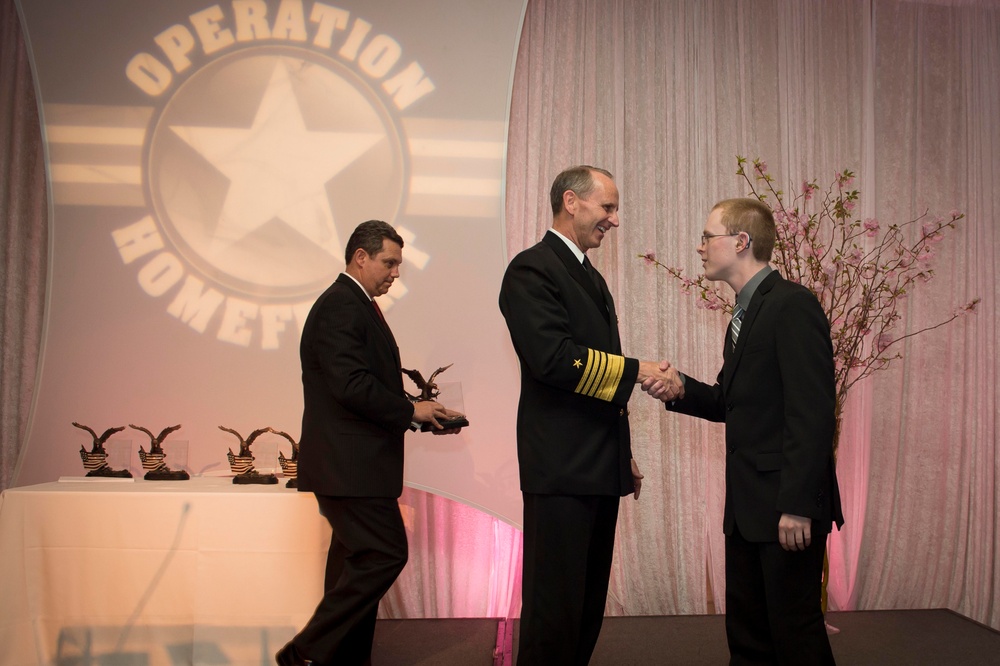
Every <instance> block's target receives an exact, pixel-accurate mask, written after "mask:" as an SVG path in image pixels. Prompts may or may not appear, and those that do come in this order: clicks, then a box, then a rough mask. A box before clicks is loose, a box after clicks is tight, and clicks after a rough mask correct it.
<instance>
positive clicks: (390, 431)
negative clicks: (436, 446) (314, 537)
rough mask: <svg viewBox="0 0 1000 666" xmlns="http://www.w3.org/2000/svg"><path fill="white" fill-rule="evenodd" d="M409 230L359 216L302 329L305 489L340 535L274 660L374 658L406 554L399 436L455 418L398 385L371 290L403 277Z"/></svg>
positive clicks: (392, 344)
mask: <svg viewBox="0 0 1000 666" xmlns="http://www.w3.org/2000/svg"><path fill="white" fill-rule="evenodd" d="M402 251H403V239H402V238H400V236H399V234H398V233H396V230H395V229H393V228H392V226H390V225H389V224H386V223H385V222H381V221H378V220H370V221H368V222H363V223H362V224H360V225H359V226H358V227H357V228H356V229H355V230H354V233H353V234H352V235H351V237H350V239H349V240H348V241H347V248H346V251H345V255H346V256H345V260H346V263H347V266H346V268H345V270H344V272H343V273H341V274H340V276H339V277H338V278H337V280H336V282H334V283H333V284H332V285H331V286H330V287H329V288H328V289H327V290H326V291H325V292H324V293H323V295H322V296H320V297H319V299H318V300H317V301H316V303H315V304H314V305H313V307H312V310H311V311H310V312H309V316H308V318H307V319H306V323H305V326H304V327H303V330H302V342H301V345H300V349H299V352H300V357H301V361H302V387H303V396H304V399H305V408H304V411H303V415H302V438H301V442H300V445H299V460H298V463H299V464H298V480H299V485H298V488H299V490H300V491H304V492H312V493H315V494H316V501H317V502H318V503H319V509H320V513H322V514H323V516H324V517H325V518H326V519H327V520H328V521H329V522H330V526H331V527H332V528H333V536H332V538H331V540H330V552H329V555H328V557H327V564H326V581H325V587H324V590H325V592H324V595H323V599H322V601H320V603H319V606H318V607H317V608H316V612H315V614H314V615H313V616H312V618H311V619H310V620H309V622H308V624H306V626H305V628H304V629H302V631H300V632H299V633H298V635H296V636H295V637H294V638H293V639H292V640H291V641H289V643H288V644H287V645H286V646H285V647H284V648H282V649H281V650H280V651H279V652H278V654H277V661H278V664H280V665H282V666H284V665H290V664H337V665H338V666H339V665H341V664H345V665H349V666H350V665H355V664H366V663H370V661H371V650H372V640H373V637H374V633H375V617H376V614H377V612H378V603H379V600H380V599H381V598H382V596H383V595H384V594H385V593H386V592H387V591H388V589H389V587H390V586H391V585H392V583H393V581H395V580H396V577H397V576H398V575H399V573H400V572H401V571H402V570H403V566H404V565H405V564H406V560H407V543H406V531H405V530H404V528H403V521H402V517H401V516H400V513H399V505H398V503H397V499H398V498H399V496H400V494H401V493H402V490H403V434H404V433H405V432H406V430H407V429H408V428H409V427H410V425H411V424H412V423H431V424H432V425H433V426H434V427H435V428H437V430H436V433H435V434H450V433H454V432H458V430H459V429H457V428H454V429H449V430H445V429H443V428H442V426H441V424H440V423H439V422H438V420H437V419H440V418H451V417H455V416H458V415H457V414H456V413H455V412H452V411H450V410H447V409H445V408H444V407H442V406H441V405H440V404H438V403H436V402H433V401H425V402H417V403H411V402H410V400H409V399H408V398H407V397H406V395H405V393H404V392H403V378H402V369H401V366H400V358H399V348H398V347H397V346H396V340H395V338H394V337H393V335H392V331H390V330H389V326H388V324H387V323H386V321H385V318H384V317H383V316H382V313H381V310H379V307H378V305H377V304H376V303H375V301H374V298H375V297H376V296H381V295H382V294H385V293H386V292H387V291H388V290H389V287H390V286H391V285H392V282H393V280H395V279H396V278H397V277H399V266H400V264H401V263H402V261H403V255H402Z"/></svg>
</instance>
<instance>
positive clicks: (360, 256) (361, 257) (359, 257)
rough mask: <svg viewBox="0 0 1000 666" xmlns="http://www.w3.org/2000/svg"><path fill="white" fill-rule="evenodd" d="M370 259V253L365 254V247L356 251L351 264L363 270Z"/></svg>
mask: <svg viewBox="0 0 1000 666" xmlns="http://www.w3.org/2000/svg"><path fill="white" fill-rule="evenodd" d="M368 259H369V256H368V253H367V252H365V249H364V248H363V247H359V248H358V249H356V250H355V251H354V254H353V255H352V256H351V263H352V264H354V265H355V266H357V267H358V268H362V267H364V265H365V262H366V261H368Z"/></svg>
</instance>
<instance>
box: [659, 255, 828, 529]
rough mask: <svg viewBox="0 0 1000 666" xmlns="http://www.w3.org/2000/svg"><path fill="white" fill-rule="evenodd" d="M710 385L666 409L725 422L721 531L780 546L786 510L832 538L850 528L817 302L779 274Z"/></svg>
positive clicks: (695, 387) (688, 386)
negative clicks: (839, 478) (839, 474)
mask: <svg viewBox="0 0 1000 666" xmlns="http://www.w3.org/2000/svg"><path fill="white" fill-rule="evenodd" d="M723 359H724V360H723V366H722V371H721V372H720V373H719V376H718V378H717V379H716V383H715V384H714V385H713V386H709V385H707V384H704V383H702V382H699V381H697V380H695V379H692V378H690V377H688V378H687V381H686V383H685V397H684V398H683V399H681V400H677V401H675V402H673V403H667V409H668V410H672V411H676V412H680V413H682V414H690V415H692V416H697V417H700V418H703V419H708V420H710V421H724V422H725V424H726V453H727V455H726V508H725V517H724V522H723V529H724V531H725V533H726V534H729V535H731V534H732V533H733V528H734V526H736V525H738V526H739V530H740V533H741V534H742V535H743V537H744V538H746V539H747V540H748V541H756V542H764V541H776V540H777V538H778V519H779V518H780V517H781V514H782V513H790V514H794V515H798V516H805V517H808V518H812V520H813V529H814V530H816V531H818V532H820V533H827V532H829V531H830V529H831V522H833V521H836V523H837V525H838V526H839V525H842V524H843V522H844V518H843V514H842V512H841V506H840V490H839V488H838V485H837V475H836V471H835V468H834V460H833V436H834V402H835V396H836V386H835V382H834V363H833V347H832V344H831V341H830V325H829V322H828V320H827V318H826V314H825V313H824V312H823V309H822V308H821V307H820V305H819V302H818V301H817V300H816V297H815V296H814V295H813V294H812V292H810V291H809V290H808V289H806V288H805V287H803V286H801V285H799V284H796V283H794V282H789V281H788V280H785V279H783V278H782V277H781V276H780V275H779V274H778V272H777V271H774V272H772V273H771V274H769V275H768V276H767V277H766V278H764V281H763V282H761V284H760V285H759V286H758V287H757V291H756V293H755V294H754V295H753V298H752V299H751V302H750V307H749V308H748V309H747V311H746V313H745V315H744V317H743V325H742V327H741V329H740V335H739V341H738V343H737V345H736V348H735V349H732V344H731V343H730V342H729V331H728V327H727V330H726V334H725V341H724V351H723Z"/></svg>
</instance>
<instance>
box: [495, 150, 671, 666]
mask: <svg viewBox="0 0 1000 666" xmlns="http://www.w3.org/2000/svg"><path fill="white" fill-rule="evenodd" d="M550 199H551V204H552V213H553V216H554V218H553V222H552V229H551V230H550V231H549V232H548V233H546V234H545V237H544V238H543V239H542V241H541V242H539V243H538V244H537V245H535V246H534V247H531V248H529V249H527V250H525V251H523V252H521V253H520V254H518V255H517V256H516V257H515V258H514V260H513V261H511V263H510V265H509V266H508V267H507V271H506V273H505V275H504V278H503V283H502V286H501V288H500V310H501V312H502V313H503V316H504V318H505V319H506V321H507V328H508V329H509V330H510V337H511V341H512V342H513V344H514V349H515V351H516V352H517V355H518V358H519V359H520V365H521V397H520V402H519V403H518V408H517V457H518V466H519V469H520V475H521V491H522V494H523V497H524V562H523V586H522V587H523V592H522V598H523V602H522V609H521V624H520V637H519V642H518V664H521V665H522V666H524V665H526V664H539V665H544V666H557V665H559V664H573V665H578V664H579V665H582V664H586V663H588V661H589V660H590V656H591V654H592V652H593V650H594V646H595V644H596V643H597V637H598V634H599V633H600V630H601V624H602V622H603V619H604V605H605V601H606V599H607V592H608V581H609V578H610V573H611V558H612V554H613V551H614V541H615V525H616V523H617V520H618V504H619V501H620V498H621V497H622V496H623V495H628V494H629V493H633V494H634V495H635V497H636V498H637V499H638V497H639V489H640V480H641V479H642V475H641V474H640V473H639V470H638V468H637V467H636V464H635V461H634V460H633V459H632V447H631V440H630V435H629V423H628V410H627V409H626V406H627V404H628V400H629V397H630V396H631V394H632V389H633V388H634V386H635V383H636V382H641V381H643V380H645V379H647V378H651V379H657V380H661V381H667V380H668V377H669V376H668V374H667V373H666V372H665V371H663V370H661V369H660V367H661V366H660V364H658V363H655V362H650V361H638V360H636V359H634V358H627V357H625V356H623V355H622V350H621V340H620V338H619V335H618V316H617V315H616V313H615V304H614V299H612V297H611V294H610V293H609V292H608V287H607V284H606V283H605V282H604V278H603V277H601V275H600V274H599V273H598V272H597V270H596V269H594V268H593V266H591V264H590V261H589V260H588V259H587V256H586V252H587V250H590V249H593V248H596V247H600V245H601V241H602V240H603V239H604V236H605V234H607V233H608V232H609V231H611V229H613V228H615V227H617V226H618V188H617V187H616V186H615V183H614V180H613V179H612V177H611V174H610V173H608V172H607V171H605V170H603V169H597V168H594V167H589V166H580V167H574V168H571V169H567V170H566V171H564V172H563V173H561V174H559V176H558V177H557V178H556V180H555V182H554V183H553V184H552V190H551V193H550ZM679 388H680V386H679V383H678V384H676V385H675V386H674V387H672V388H670V389H667V393H668V394H670V395H676V391H679ZM671 391H673V393H671Z"/></svg>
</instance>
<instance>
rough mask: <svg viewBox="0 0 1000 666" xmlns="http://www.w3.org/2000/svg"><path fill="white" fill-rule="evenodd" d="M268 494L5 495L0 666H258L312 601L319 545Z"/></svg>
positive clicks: (122, 486) (293, 513)
mask: <svg viewBox="0 0 1000 666" xmlns="http://www.w3.org/2000/svg"><path fill="white" fill-rule="evenodd" d="M279 481H280V483H279V484H278V485H271V486H262V485H254V486H237V485H233V483H232V479H231V478H195V479H191V480H190V481H170V482H168V481H158V482H153V481H144V480H141V479H137V480H135V481H132V482H114V481H99V480H91V479H83V480H79V481H60V482H53V483H46V484H41V485H37V486H29V487H25V488H13V489H9V490H7V491H5V492H4V493H3V495H2V496H0V664H2V665H4V666H6V665H8V664H10V665H14V664H16V665H21V664H50V663H70V662H75V663H112V662H113V663H117V664H136V665H138V664H184V663H187V664H190V663H206V664H208V663H229V664H240V663H256V664H260V663H268V662H267V661H262V658H264V659H271V658H273V657H271V656H270V655H273V654H274V651H275V650H277V649H278V648H280V647H281V645H283V644H284V642H285V641H287V640H288V639H289V638H290V637H291V636H292V635H293V634H294V633H295V631H296V629H297V628H299V627H301V626H302V625H303V624H304V623H305V621H306V620H307V619H308V618H309V616H310V615H311V614H312V611H313V610H314V608H315V605H316V603H318V601H319V598H320V595H321V592H322V585H323V570H324V565H325V560H326V550H327V547H328V545H329V538H330V528H329V526H328V525H327V523H326V521H325V520H324V519H323V518H322V517H321V516H320V515H319V512H318V510H317V506H316V501H315V499H314V498H313V496H312V495H311V494H308V493H297V492H296V491H295V490H292V489H288V488H285V487H284V479H279ZM265 655H266V656H265ZM77 659H82V660H83V661H82V662H80V661H77Z"/></svg>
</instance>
